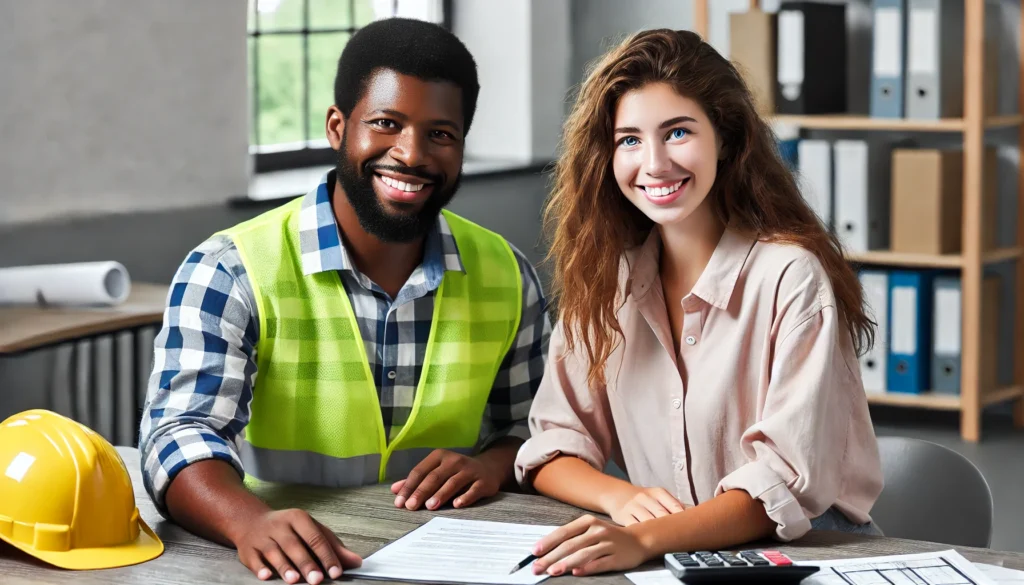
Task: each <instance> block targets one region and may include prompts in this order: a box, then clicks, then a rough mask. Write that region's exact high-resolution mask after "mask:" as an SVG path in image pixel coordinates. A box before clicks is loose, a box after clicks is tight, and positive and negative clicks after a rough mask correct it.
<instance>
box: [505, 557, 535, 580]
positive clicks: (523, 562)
mask: <svg viewBox="0 0 1024 585" xmlns="http://www.w3.org/2000/svg"><path fill="white" fill-rule="evenodd" d="M535 560H537V557H536V556H535V555H530V556H528V557H526V558H525V559H523V560H521V561H519V563H518V564H517V565H516V566H514V567H512V570H511V571H509V572H508V574H509V575H511V574H512V573H517V572H519V570H520V569H522V568H523V567H525V566H526V565H529V564H530V563H532V562H533V561H535Z"/></svg>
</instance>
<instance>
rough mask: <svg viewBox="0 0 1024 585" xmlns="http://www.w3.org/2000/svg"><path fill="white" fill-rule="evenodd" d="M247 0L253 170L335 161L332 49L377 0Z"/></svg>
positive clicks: (369, 16) (368, 16)
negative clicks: (328, 130)
mask: <svg viewBox="0 0 1024 585" xmlns="http://www.w3.org/2000/svg"><path fill="white" fill-rule="evenodd" d="M248 2H249V18H248V20H249V25H248V31H249V40H248V42H249V102H250V104H251V108H250V111H251V113H252V123H251V125H250V129H251V131H250V136H249V144H250V145H251V146H250V152H251V153H252V154H254V155H255V170H256V171H257V172H261V171H272V170H281V169H288V168H295V167H304V166H313V165H322V164H333V162H334V151H332V150H331V147H330V144H328V142H327V138H326V137H325V136H324V122H325V115H326V112H327V108H328V107H330V106H331V104H333V103H334V75H335V72H336V71H337V67H338V57H339V56H340V55H341V51H342V49H343V48H344V47H345V43H346V42H347V41H348V39H349V37H350V36H351V35H352V33H354V32H355V31H357V30H358V29H359V28H360V27H361V26H363V25H365V24H367V23H369V22H372V21H373V20H374V4H376V3H379V2H380V0H376V2H375V1H374V0H248ZM392 2H393V3H394V4H395V5H396V6H397V2H396V1H395V0H392ZM394 12H397V10H395V9H394V8H393V10H392V13H394ZM449 13H450V12H449V11H448V10H445V11H444V14H445V15H447V14H449ZM445 24H446V25H447V23H445Z"/></svg>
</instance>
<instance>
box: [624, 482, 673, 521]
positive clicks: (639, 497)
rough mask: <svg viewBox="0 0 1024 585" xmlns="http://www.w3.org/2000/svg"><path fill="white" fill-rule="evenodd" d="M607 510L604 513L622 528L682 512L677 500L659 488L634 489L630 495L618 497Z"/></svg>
mask: <svg viewBox="0 0 1024 585" xmlns="http://www.w3.org/2000/svg"><path fill="white" fill-rule="evenodd" d="M609 508H610V509H609V510H607V511H606V513H607V514H608V515H609V516H611V517H612V520H614V521H615V522H616V523H617V524H620V525H622V526H629V525H630V524H636V523H637V522H643V521H645V520H653V519H655V518H660V517H662V516H668V515H669V514H675V513H676V512H682V511H683V505H682V504H680V503H679V500H677V499H676V498H675V496H673V495H672V494H670V493H668V490H666V489H664V488H660V487H649V488H641V487H636V488H635V491H633V492H632V493H631V494H629V493H627V494H624V495H623V496H620V497H619V498H618V500H617V501H615V502H613V503H612V505H611V506H609Z"/></svg>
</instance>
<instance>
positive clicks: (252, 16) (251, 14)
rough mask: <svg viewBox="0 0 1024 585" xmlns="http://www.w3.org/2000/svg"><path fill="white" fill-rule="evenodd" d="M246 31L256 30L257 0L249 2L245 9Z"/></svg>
mask: <svg viewBox="0 0 1024 585" xmlns="http://www.w3.org/2000/svg"><path fill="white" fill-rule="evenodd" d="M245 30H247V31H248V32H252V31H254V30H256V0H249V2H248V4H247V5H246V9H245Z"/></svg>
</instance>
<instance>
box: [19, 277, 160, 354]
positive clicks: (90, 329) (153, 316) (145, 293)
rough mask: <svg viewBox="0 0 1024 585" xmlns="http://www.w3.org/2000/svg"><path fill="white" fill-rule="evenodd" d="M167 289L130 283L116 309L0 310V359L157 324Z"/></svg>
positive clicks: (40, 308)
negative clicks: (130, 288)
mask: <svg viewBox="0 0 1024 585" xmlns="http://www.w3.org/2000/svg"><path fill="white" fill-rule="evenodd" d="M167 291H168V285H165V284H149V283H145V282H133V283H132V290H131V294H130V295H129V297H128V300H127V301H125V302H124V303H122V304H120V305H117V306H115V307H45V308H43V307H12V306H7V307H0V355H3V354H10V353H17V352H22V351H28V350H32V349H37V348H40V347H43V346H47V345H51V344H55V343H63V342H65V341H72V340H74V339H77V338H80V337H89V336H92V335H99V334H102V333H111V332H114V331H119V330H121V329H130V328H132V327H141V326H143V325H155V324H159V323H160V322H161V321H162V320H163V314H164V306H165V304H166V302H167Z"/></svg>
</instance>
